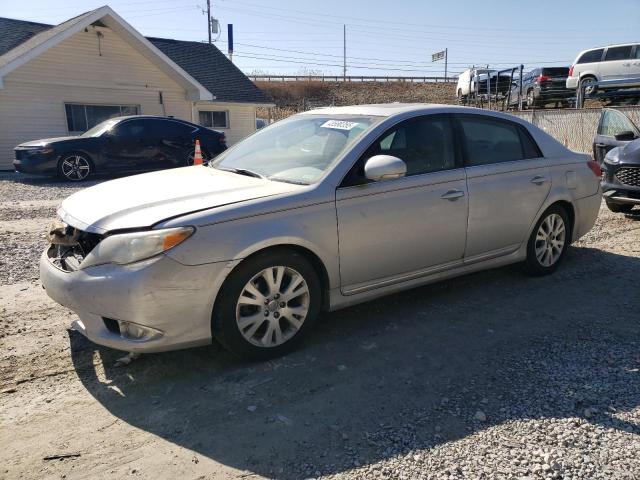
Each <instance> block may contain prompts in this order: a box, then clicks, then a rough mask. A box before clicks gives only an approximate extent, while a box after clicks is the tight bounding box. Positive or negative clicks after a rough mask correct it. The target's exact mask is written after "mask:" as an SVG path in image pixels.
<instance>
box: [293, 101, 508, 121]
mask: <svg viewBox="0 0 640 480" xmlns="http://www.w3.org/2000/svg"><path fill="white" fill-rule="evenodd" d="M409 112H424V113H425V114H428V113H473V114H483V115H487V116H493V117H501V118H508V119H510V120H513V119H514V118H517V117H514V116H512V115H506V114H503V113H500V112H495V111H492V110H483V109H481V108H473V107H463V106H458V105H442V104H437V103H374V104H368V105H350V106H344V107H323V108H317V109H315V110H308V111H306V112H303V113H300V115H367V116H372V117H391V116H394V115H400V114H403V113H409Z"/></svg>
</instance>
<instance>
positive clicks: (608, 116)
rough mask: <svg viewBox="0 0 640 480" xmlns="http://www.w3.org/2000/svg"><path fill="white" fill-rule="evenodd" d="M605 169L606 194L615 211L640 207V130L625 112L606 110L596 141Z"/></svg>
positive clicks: (603, 179)
mask: <svg viewBox="0 0 640 480" xmlns="http://www.w3.org/2000/svg"><path fill="white" fill-rule="evenodd" d="M593 156H594V157H595V159H596V160H597V161H598V162H599V163H600V164H601V166H602V191H603V196H604V199H605V201H606V203H607V207H609V210H611V211H612V212H625V213H627V212H630V211H631V209H632V208H633V207H634V205H640V130H638V127H637V126H636V125H635V124H634V123H633V122H632V121H631V120H630V119H629V117H627V116H626V115H625V114H624V113H622V112H620V111H618V110H613V109H611V108H605V109H604V110H603V111H602V114H601V115H600V123H599V124H598V133H597V135H596V138H595V139H594V141H593Z"/></svg>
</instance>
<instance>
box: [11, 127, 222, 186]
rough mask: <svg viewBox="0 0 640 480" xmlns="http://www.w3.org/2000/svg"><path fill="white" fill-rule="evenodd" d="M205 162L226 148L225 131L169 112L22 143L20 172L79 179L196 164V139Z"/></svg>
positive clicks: (17, 160) (18, 154)
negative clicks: (182, 118) (96, 175)
mask: <svg viewBox="0 0 640 480" xmlns="http://www.w3.org/2000/svg"><path fill="white" fill-rule="evenodd" d="M196 140H200V145H201V149H202V155H203V157H204V159H205V161H207V160H209V159H211V158H213V157H215V156H216V155H217V154H219V153H220V152H222V151H223V150H226V148H227V144H226V138H225V136H224V133H221V132H217V131H215V130H210V129H208V128H205V127H202V126H200V125H196V124H194V123H190V122H186V121H184V120H178V119H176V118H168V117H154V116H141V115H136V116H129V117H116V118H111V119H109V120H105V121H104V122H102V123H99V124H98V125H96V126H95V127H93V128H91V129H90V130H88V131H86V132H85V133H83V134H82V135H80V136H76V137H60V138H48V139H43V140H35V141H32V142H27V143H23V144H20V145H18V146H17V147H16V148H15V149H14V152H15V160H14V161H13V166H14V168H15V169H16V170H17V171H18V172H23V173H36V174H44V175H58V176H59V177H61V178H63V179H65V180H70V181H74V182H79V181H82V180H85V179H86V178H87V177H89V175H92V174H93V173H98V172H99V173H130V172H142V171H149V170H160V169H165V168H172V167H182V166H187V165H192V164H193V157H194V149H195V147H194V146H195V141H196Z"/></svg>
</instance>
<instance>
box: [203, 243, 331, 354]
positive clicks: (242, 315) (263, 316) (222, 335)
mask: <svg viewBox="0 0 640 480" xmlns="http://www.w3.org/2000/svg"><path fill="white" fill-rule="evenodd" d="M321 292H322V290H321V286H320V280H319V278H318V274H317V273H316V271H315V269H314V268H313V266H312V265H311V263H310V262H309V261H308V260H307V259H306V258H305V257H304V256H302V255H300V254H298V253H296V252H293V251H288V250H272V251H267V252H265V253H262V254H258V255H256V256H255V257H252V258H250V259H248V260H246V261H245V262H244V263H241V264H240V265H239V266H238V267H237V268H236V270H234V271H233V272H232V273H231V274H230V275H229V278H228V279H227V280H226V282H225V284H224V286H223V288H222V289H221V291H220V293H219V296H218V298H219V300H218V301H217V302H216V306H215V308H214V311H213V314H212V332H213V335H214V337H215V338H216V339H217V340H218V341H219V342H220V343H221V344H222V345H223V346H224V347H225V348H226V349H228V350H230V351H231V352H233V353H235V354H237V355H239V356H241V357H244V358H250V359H267V358H273V357H278V356H281V355H284V354H285V353H287V352H289V351H291V350H292V349H293V348H295V346H296V345H297V344H298V343H299V342H300V341H301V340H302V338H303V336H304V335H305V333H306V332H307V331H308V330H309V329H310V328H311V325H312V324H313V322H314V321H315V319H316V318H317V316H318V313H319V311H320V305H321Z"/></svg>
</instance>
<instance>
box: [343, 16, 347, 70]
mask: <svg viewBox="0 0 640 480" xmlns="http://www.w3.org/2000/svg"><path fill="white" fill-rule="evenodd" d="M342 47H343V49H342V60H343V63H342V80H343V81H345V82H346V81H347V26H346V25H342Z"/></svg>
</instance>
